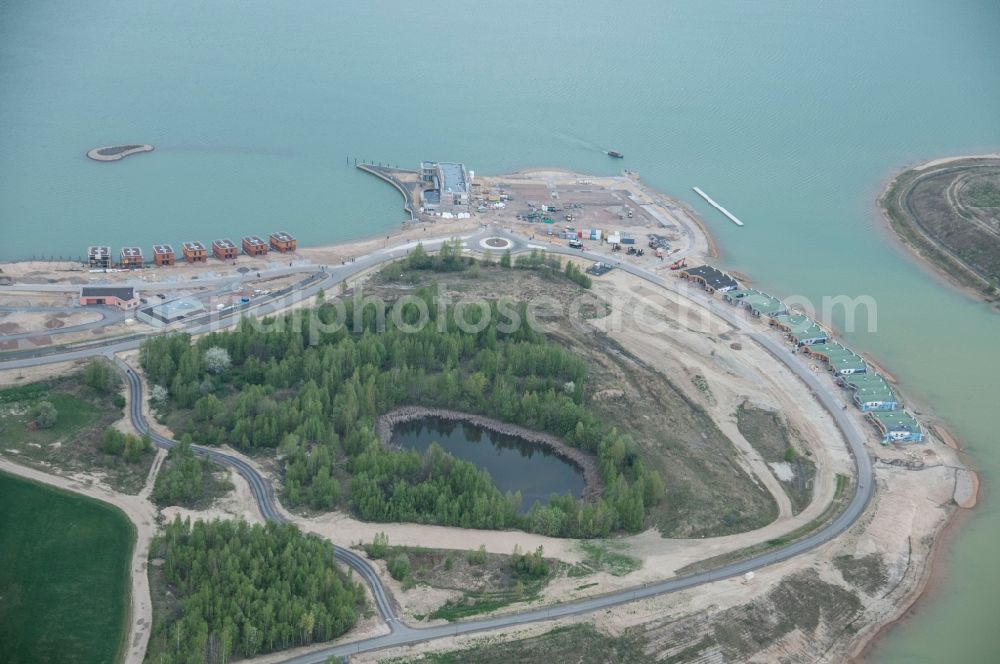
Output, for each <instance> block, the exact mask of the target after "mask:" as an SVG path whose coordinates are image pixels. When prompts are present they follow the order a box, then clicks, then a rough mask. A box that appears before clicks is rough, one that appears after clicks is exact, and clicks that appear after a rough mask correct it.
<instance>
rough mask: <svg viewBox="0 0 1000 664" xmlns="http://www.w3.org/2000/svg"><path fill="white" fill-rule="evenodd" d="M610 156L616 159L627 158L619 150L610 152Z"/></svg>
mask: <svg viewBox="0 0 1000 664" xmlns="http://www.w3.org/2000/svg"><path fill="white" fill-rule="evenodd" d="M608 156H609V157H614V158H615V159H624V158H625V155H623V154H622V153H621V152H619V151H618V150H608Z"/></svg>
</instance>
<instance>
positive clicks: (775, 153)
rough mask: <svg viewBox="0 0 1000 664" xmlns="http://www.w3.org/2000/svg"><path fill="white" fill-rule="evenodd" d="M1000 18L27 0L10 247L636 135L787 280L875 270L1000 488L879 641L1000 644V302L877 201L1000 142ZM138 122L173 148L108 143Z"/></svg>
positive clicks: (972, 657)
mask: <svg viewBox="0 0 1000 664" xmlns="http://www.w3.org/2000/svg"><path fill="white" fill-rule="evenodd" d="M998 35H1000V3H997V2H995V0H993V1H991V0H979V1H976V0H966V1H964V2H956V3H940V2H932V1H930V0H911V1H903V0H880V1H879V2H861V1H858V0H854V1H846V2H836V3H833V2H826V3H817V2H810V3H785V2H756V3H746V2H736V1H731V2H720V1H706V2H689V3H676V2H670V3H667V2H658V1H652V0H648V1H636V2H629V3H622V4H618V3H607V2H580V1H577V2H546V3H534V2H521V1H514V2H505V3H470V2H437V3H415V2H405V3H404V2H378V3H351V4H350V5H343V4H342V3H330V2H319V1H313V2H306V1H300V2H296V3H273V2H267V3H265V2H260V1H247V0H242V1H240V2H213V3H196V2H172V3H129V2H123V1H121V2H112V1H108V0H91V1H90V2H85V3H84V2H81V3H57V2H51V1H48V0H36V1H34V2H30V3H29V2H22V3H3V4H2V5H0V148H2V149H0V225H2V228H3V230H4V231H5V232H4V237H5V238H6V240H7V241H6V242H5V243H4V244H3V245H0V259H11V258H23V257H29V256H32V255H46V256H48V255H55V256H79V255H81V254H82V253H83V252H84V250H85V247H86V246H87V245H88V244H94V243H102V244H110V245H112V246H114V247H119V246H121V245H122V244H138V245H141V246H143V247H146V248H148V247H149V246H150V245H151V244H152V243H154V242H172V243H174V244H175V245H176V244H178V243H179V242H181V241H183V240H186V239H192V238H196V239H201V240H203V241H206V242H207V241H209V240H211V239H213V238H214V237H219V236H230V237H234V236H240V235H242V234H244V233H248V232H256V233H259V234H263V233H268V232H270V231H273V230H278V229H287V230H288V231H290V232H292V233H293V234H295V235H296V236H298V237H299V239H300V241H301V242H303V243H305V244H316V243H324V242H331V241H336V240H344V239H348V238H353V237H358V236H363V235H370V234H372V233H374V232H377V231H379V230H383V229H387V228H394V227H396V226H397V225H398V223H399V221H400V220H401V219H402V216H403V213H402V210H401V209H400V200H399V197H398V195H397V194H396V193H395V192H394V191H393V190H392V189H391V188H389V187H387V186H385V185H384V184H382V183H379V182H377V181H376V180H375V179H374V178H371V177H370V176H365V175H363V174H361V173H359V172H356V171H355V170H354V169H353V168H352V167H349V166H347V165H346V163H345V162H346V161H347V159H348V158H351V159H353V158H354V157H359V158H363V159H374V160H376V161H387V162H391V163H393V164H399V165H400V166H413V165H415V164H416V163H417V162H418V161H419V160H421V159H428V158H429V159H445V160H461V161H465V162H466V163H467V164H468V165H469V167H470V168H474V169H475V170H477V171H478V172H481V173H499V172H506V171H510V170H514V169H519V168H527V167H532V166H554V167H564V168H572V169H577V170H581V171H588V172H594V173H612V172H615V170H616V169H618V168H620V167H622V166H623V163H622V162H617V161H613V160H610V159H608V158H607V156H605V155H604V154H603V153H602V150H606V149H617V150H621V151H622V152H623V153H624V154H625V156H626V159H625V161H624V166H625V167H628V168H632V169H634V170H636V171H638V172H639V173H641V175H642V177H643V179H644V181H645V182H647V183H648V184H650V185H651V186H653V187H656V188H658V189H661V190H663V191H665V192H667V193H669V194H672V195H675V196H678V197H681V198H683V199H685V200H687V201H689V202H690V203H691V204H692V205H693V206H694V207H695V209H697V210H698V211H699V212H701V213H702V214H703V215H704V216H705V219H706V220H707V221H708V222H709V224H710V225H711V226H712V229H713V231H715V233H716V234H717V236H718V238H719V240H720V242H721V245H722V249H723V252H724V258H723V262H724V263H725V264H726V265H727V266H729V267H731V268H733V269H736V270H739V271H741V272H744V273H746V274H749V275H752V276H753V278H754V279H755V280H756V283H757V285H759V286H760V287H763V288H766V289H769V290H772V291H773V292H774V293H775V294H776V295H779V296H787V295H792V294H801V295H804V296H808V297H810V298H812V299H814V300H817V299H818V298H820V297H821V296H823V295H838V294H845V295H849V296H856V295H861V294H868V295H871V296H873V297H874V298H876V300H877V302H878V321H877V322H878V325H877V332H875V333H868V332H867V331H866V330H865V331H862V332H853V333H849V334H847V335H846V336H847V340H848V342H849V343H851V344H852V345H854V346H855V347H856V349H858V350H863V351H868V352H870V353H872V354H874V355H875V356H876V357H877V358H879V359H880V360H881V361H882V362H883V363H884V364H885V365H886V366H887V367H888V368H889V369H890V370H891V371H892V372H893V373H894V374H895V375H896V376H897V377H899V378H900V380H901V381H902V387H903V390H904V392H905V393H906V394H907V395H908V396H910V397H912V398H913V399H912V400H914V401H917V402H922V403H924V404H928V405H930V406H931V407H933V409H934V411H935V412H937V413H938V414H939V415H941V416H942V417H944V418H945V419H946V420H947V422H948V424H949V426H950V428H951V429H952V430H953V431H954V432H955V433H956V434H958V435H959V436H960V437H961V438H962V440H963V442H964V444H965V445H966V446H967V448H968V451H969V453H970V454H971V456H972V457H973V459H974V462H975V464H976V465H977V467H978V468H979V469H980V470H981V474H982V479H983V480H984V489H983V495H982V496H981V498H982V500H981V503H980V506H979V507H977V509H976V510H974V512H973V513H972V515H971V517H970V518H969V519H968V521H967V523H966V525H965V526H964V527H963V528H962V529H961V531H960V534H959V537H958V539H957V540H956V542H955V543H954V545H953V546H951V547H950V549H949V553H948V560H947V568H946V581H945V583H944V584H943V586H942V588H941V589H940V590H939V592H938V593H937V594H936V595H935V597H934V599H933V601H932V602H928V603H924V604H922V605H921V606H920V608H919V609H918V610H917V612H916V614H915V615H914V616H913V617H912V619H911V620H909V621H908V622H906V623H905V624H904V625H903V626H901V627H898V628H895V629H893V630H892V631H891V632H890V633H889V635H888V637H887V638H886V639H885V640H884V641H883V642H882V644H881V645H880V647H879V648H878V650H877V651H876V653H875V655H874V659H875V661H879V662H913V661H926V662H938V661H953V660H955V659H956V657H958V658H959V659H960V660H961V661H990V660H992V659H993V657H995V655H996V653H997V652H998V651H1000V630H998V629H997V627H998V623H1000V620H998V619H997V617H996V616H997V612H996V603H997V598H998V597H1000V578H998V576H997V575H996V574H995V573H993V572H990V571H989V570H990V569H991V568H990V566H991V565H992V560H993V558H994V552H995V551H996V550H997V549H998V548H1000V529H997V527H996V524H997V519H998V517H1000V510H998V507H997V504H996V501H995V500H994V497H993V484H994V482H995V480H996V479H997V477H998V473H1000V440H998V438H1000V436H998V434H997V433H996V432H997V431H998V430H1000V428H998V427H997V424H996V421H995V420H994V417H995V415H996V411H997V405H998V401H1000V399H998V395H1000V378H998V376H1000V352H998V350H997V346H996V343H995V340H996V339H997V338H998V336H1000V315H997V314H996V313H991V312H990V311H989V310H988V309H987V307H985V306H984V305H982V304H980V303H977V302H974V301H971V300H968V299H966V298H964V297H963V296H961V295H959V294H957V293H955V292H954V291H952V290H950V289H948V288H947V287H944V286H942V285H940V284H939V283H938V282H937V281H935V280H934V279H933V278H932V277H930V276H928V275H927V274H926V273H925V272H924V271H922V270H921V269H920V268H919V267H918V266H916V265H915V264H914V263H913V262H912V261H911V260H910V259H909V258H908V257H907V256H906V255H905V254H904V253H902V252H901V251H900V250H899V249H898V248H896V247H895V246H894V245H893V244H892V243H891V242H889V240H888V236H887V234H886V232H885V231H884V229H883V226H882V224H881V222H880V220H879V218H878V216H877V213H876V211H875V208H874V204H873V202H874V199H875V196H876V195H877V193H878V192H879V191H880V190H881V188H882V185H883V184H884V182H885V181H886V180H887V178H889V177H890V176H891V175H892V173H893V172H894V171H896V170H897V169H899V168H900V167H902V166H904V165H906V164H909V163H915V162H918V161H922V160H925V159H930V158H934V157H938V156H945V155H951V154H968V153H978V152H986V151H993V152H995V151H998V150H1000V76H998V72H1000V36H998ZM133 141H135V142H145V143H152V144H154V145H156V146H157V150H156V152H154V153H152V154H149V155H140V156H137V157H133V158H132V159H129V160H127V161H125V162H121V163H116V164H96V163H92V162H90V161H88V160H87V159H86V158H85V157H84V153H85V152H86V150H87V149H89V148H92V147H96V146H99V145H105V144H111V143H121V142H133ZM693 185H698V186H700V187H702V188H703V189H704V190H705V191H707V192H708V193H709V194H711V195H712V196H713V197H714V198H716V200H718V201H719V202H720V203H722V204H723V205H725V206H726V207H728V208H729V209H730V210H732V211H733V212H734V213H736V214H737V215H738V216H739V217H740V218H741V219H743V220H744V221H745V222H746V224H747V225H746V227H745V228H736V227H735V226H734V225H732V224H731V223H729V222H728V221H726V220H725V219H724V218H723V217H721V216H720V215H719V214H718V213H716V212H714V211H713V210H712V209H711V208H709V207H708V206H707V205H705V204H704V203H703V202H702V201H700V200H698V199H696V197H695V196H693V195H692V192H691V191H690V188H691V186H693ZM147 250H148V249H147ZM833 322H834V323H836V324H840V323H841V322H842V321H840V320H839V319H837V318H835V319H834V321H833Z"/></svg>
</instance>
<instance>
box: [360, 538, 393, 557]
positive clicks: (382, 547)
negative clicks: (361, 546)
mask: <svg viewBox="0 0 1000 664" xmlns="http://www.w3.org/2000/svg"><path fill="white" fill-rule="evenodd" d="M365 551H366V552H367V553H368V555H369V557H371V558H385V554H387V553H389V536H388V535H386V534H385V533H375V539H373V540H372V543H371V544H369V545H368V546H366V547H365Z"/></svg>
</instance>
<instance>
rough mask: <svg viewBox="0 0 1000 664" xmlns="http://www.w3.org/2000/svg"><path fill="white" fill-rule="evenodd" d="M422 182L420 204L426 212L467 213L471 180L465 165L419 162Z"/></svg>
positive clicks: (445, 162) (443, 162)
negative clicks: (422, 188)
mask: <svg viewBox="0 0 1000 664" xmlns="http://www.w3.org/2000/svg"><path fill="white" fill-rule="evenodd" d="M420 179H421V180H422V181H423V182H424V187H425V188H424V191H423V195H422V200H421V202H422V204H423V207H424V210H425V211H426V212H431V213H434V212H451V213H460V212H468V211H469V205H470V204H471V202H472V179H471V177H470V176H469V171H468V170H466V168H465V164H456V163H454V162H450V161H422V162H420Z"/></svg>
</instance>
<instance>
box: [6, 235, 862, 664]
mask: <svg viewBox="0 0 1000 664" xmlns="http://www.w3.org/2000/svg"><path fill="white" fill-rule="evenodd" d="M490 235H498V236H503V237H508V238H509V239H511V240H512V241H513V242H515V243H516V245H517V248H521V247H523V246H524V243H525V241H524V239H523V238H521V237H517V236H513V235H510V234H507V233H505V232H492V233H490V232H487V231H479V232H477V233H474V234H472V235H470V236H465V237H463V238H462V239H463V240H464V241H465V244H466V246H468V247H469V248H470V249H472V248H475V249H478V242H479V240H481V239H484V238H485V237H488V236H490ZM441 241H442V240H441V239H437V240H428V241H426V243H425V244H426V246H427V247H428V248H429V249H433V248H435V247H436V246H439V245H440V242H441ZM546 249H547V250H548V251H550V252H553V253H560V254H566V255H576V256H581V255H582V256H584V257H585V258H589V259H591V260H594V261H603V262H609V258H608V257H607V256H605V255H602V254H597V253H593V252H580V251H575V250H572V249H569V248H568V247H562V246H556V245H552V246H548V247H546ZM405 253H406V249H405V248H394V249H387V250H383V251H381V252H376V253H373V254H370V255H368V256H365V257H362V258H359V259H357V260H356V262H354V263H350V264H348V265H346V266H341V267H338V268H330V269H329V273H330V275H331V277H332V278H335V279H344V278H349V277H350V276H352V275H354V274H357V273H358V272H360V271H361V270H364V269H367V268H368V267H373V266H375V265H378V264H380V263H383V262H386V261H388V260H392V259H393V258H398V257H400V256H402V255H404V254H405ZM620 268H621V269H623V270H625V271H627V272H629V273H631V274H634V275H636V276H638V277H640V278H642V279H645V280H647V281H649V282H651V283H654V284H656V285H659V286H662V287H664V288H667V289H668V290H671V291H673V292H675V293H677V294H678V295H680V296H682V297H686V298H688V299H690V300H692V301H694V302H696V303H697V304H699V305H701V306H703V307H706V308H707V309H709V310H710V311H712V312H713V313H716V314H718V315H719V316H721V317H722V318H723V319H724V320H726V321H727V322H729V323H730V324H731V325H733V326H735V327H736V328H738V329H740V330H743V331H745V332H746V333H747V335H748V336H749V337H750V338H752V339H753V340H754V341H755V342H757V343H759V344H761V346H762V347H764V348H765V349H767V350H768V351H769V352H770V353H771V354H772V355H773V356H774V357H775V358H776V359H777V360H779V361H781V362H782V363H784V364H785V365H786V366H788V367H789V369H791V370H792V371H793V372H794V373H795V374H796V375H797V376H799V377H800V378H801V379H802V381H803V382H804V383H805V385H806V386H807V387H808V388H809V390H811V391H812V393H813V394H814V395H815V396H816V397H817V399H819V401H820V403H822V404H823V406H824V407H825V408H826V409H827V410H828V411H829V412H830V414H831V416H832V417H833V418H834V421H835V422H836V423H837V426H838V427H840V429H841V431H842V432H843V434H844V436H845V438H846V440H847V442H848V445H849V448H850V450H851V453H852V455H853V457H854V462H855V466H856V471H857V474H856V476H857V477H858V478H859V482H858V484H857V486H856V487H855V489H856V490H855V492H854V494H853V495H852V496H851V499H850V501H849V503H848V505H847V507H846V509H844V510H843V511H842V512H841V513H840V514H839V515H838V516H837V517H836V518H835V519H834V520H833V521H831V522H830V523H828V524H827V525H825V526H824V527H822V528H821V529H820V530H818V531H816V532H814V533H812V534H810V535H808V536H806V537H805V538H803V539H801V540H799V541H797V542H793V543H791V544H788V545H786V546H783V547H780V548H776V549H773V550H771V551H768V552H767V553H764V554H761V555H758V556H755V557H753V558H751V559H748V560H745V561H742V562H737V563H730V564H727V565H723V566H721V567H718V568H716V569H714V570H709V571H706V572H701V573H698V574H692V575H690V576H687V577H684V578H677V579H671V580H669V581H663V582H660V583H656V584H652V585H648V586H644V587H642V588H635V589H632V590H624V591H620V592H616V593H611V594H608V595H603V596H600V597H593V598H589V599H585V600H579V601H576V602H570V603H566V604H559V605H556V606H552V607H547V608H541V609H533V610H530V611H524V612H521V613H516V614H511V615H506V616H498V617H495V618H485V619H482V620H474V621H468V622H462V623H457V624H452V625H442V626H438V627H425V628H419V629H418V628H413V627H410V626H408V625H406V624H405V623H402V622H401V621H399V619H398V618H397V617H396V614H395V612H394V608H393V605H392V602H391V599H390V597H389V596H388V594H387V592H386V590H385V588H384V587H383V586H382V584H381V582H380V581H379V579H378V578H377V576H376V575H375V573H374V572H373V571H372V569H371V567H370V566H369V565H368V563H367V562H366V561H365V560H364V559H363V558H361V557H359V556H357V555H356V554H354V553H352V552H350V551H347V550H345V549H342V548H340V547H335V552H336V556H337V557H338V559H340V560H342V561H344V562H345V563H346V564H348V565H350V566H351V567H352V569H355V570H356V571H357V572H358V573H359V574H360V575H361V577H362V578H363V579H364V580H365V581H366V582H367V583H368V585H369V587H370V588H371V589H372V592H373V593H374V596H375V600H376V603H377V605H378V609H379V612H380V613H381V614H382V616H383V618H384V619H385V620H386V622H387V624H388V625H389V628H390V630H391V632H390V633H389V634H387V635H384V636H380V637H375V638H370V639H364V640H361V641H356V642H353V643H344V644H340V645H335V646H332V647H329V648H324V649H322V650H318V651H315V652H313V653H310V654H308V655H303V656H299V657H293V658H289V659H288V660H286V661H287V662H289V663H291V664H320V663H322V662H325V661H326V659H327V658H329V657H330V656H346V655H350V654H352V653H357V652H363V651H369V650H377V649H380V648H386V647H392V646H399V645H405V644H409V643H417V642H420V641H427V640H432V639H436V638H440V637H444V636H453V635H456V634H469V633H474V632H482V631H487V630H492V629H497V628H500V627H508V626H512V625H521V624H526V623H533V622H538V621H543V620H552V619H556V618H561V617H565V616H571V615H577V614H582V613H591V612H594V611H598V610H601V609H606V608H609V607H613V606H618V605H621V604H626V603H628V602H632V601H635V600H638V599H643V598H647V597H653V596H656V595H660V594H663V593H670V592H675V591H678V590H683V589H686V588H692V587H695V586H699V585H702V584H705V583H711V582H714V581H719V580H722V579H727V578H731V577H735V576H739V575H742V574H744V573H746V572H748V571H751V570H755V569H758V568H760V567H763V566H766V565H771V564H774V563H777V562H781V561H784V560H788V559H790V558H794V557H795V556H798V555H801V554H802V553H805V552H807V551H810V550H812V549H814V548H816V547H818V546H820V545H822V544H825V543H826V542H829V541H830V540H832V539H834V538H836V537H838V536H839V535H840V534H842V533H843V532H844V531H845V530H847V528H849V527H850V526H851V524H853V523H854V522H855V520H857V518H858V517H859V516H860V515H861V514H862V512H864V509H865V507H866V506H867V505H868V502H869V501H870V500H871V497H872V495H873V489H874V481H873V475H872V462H871V457H870V456H869V454H868V452H867V449H866V448H865V436H864V434H863V433H862V432H861V431H860V429H859V428H858V423H857V421H856V420H855V419H854V418H853V417H852V416H851V414H849V413H848V412H846V411H845V410H843V407H842V402H841V400H840V398H839V394H838V390H837V388H836V387H835V386H834V385H833V383H832V381H830V380H828V377H826V376H823V377H822V378H821V377H817V376H816V375H814V374H813V373H812V371H811V370H809V368H808V367H807V366H806V365H805V364H803V363H802V362H801V361H800V359H799V358H798V357H796V356H795V354H794V353H793V352H792V351H791V349H790V348H789V347H788V346H786V345H785V344H784V343H782V342H781V341H779V340H777V339H776V338H775V337H774V336H772V335H769V334H766V333H763V332H759V331H758V330H757V328H756V327H755V326H753V325H752V324H750V323H749V322H748V321H746V320H745V319H743V318H741V317H740V316H739V315H738V313H737V310H736V309H735V308H734V307H730V306H729V305H726V304H724V303H721V302H720V301H718V300H717V299H714V298H712V297H710V296H709V295H708V294H707V293H704V292H701V291H696V290H694V289H686V288H682V287H681V286H680V285H679V284H677V283H676V281H674V280H668V279H665V278H663V277H662V276H660V275H658V274H655V273H654V272H651V271H649V270H646V269H643V268H641V267H639V266H636V265H632V264H628V263H622V264H621V266H620ZM324 285H325V286H326V287H328V286H329V284H327V282H326V279H323V280H322V281H321V282H320V283H319V286H321V287H322V286H324ZM196 330H197V328H195V329H193V330H191V331H192V332H196ZM131 347H135V346H131ZM118 350H120V349H118V348H116V347H115V346H114V345H113V344H112V345H109V346H107V347H105V348H103V349H102V350H101V351H96V350H90V351H89V355H94V354H96V353H97V352H101V353H102V354H107V355H112V354H113V353H115V352H117V351H118ZM80 352H83V351H80ZM63 359H72V358H66V357H62V356H60V355H54V356H46V357H39V358H28V359H25V360H20V361H15V362H21V361H23V362H28V363H31V364H44V363H48V362H56V361H61V360H63ZM117 361H118V362H119V363H120V365H124V363H122V362H121V361H120V360H117ZM14 366H19V365H18V364H16V363H11V362H4V363H2V364H0V368H10V367H14ZM122 369H123V370H124V371H125V372H126V375H127V377H128V380H129V385H130V389H131V393H132V399H131V403H132V409H131V417H132V420H133V423H134V424H135V426H136V428H137V429H139V430H140V431H146V430H148V426H147V424H146V422H145V419H144V418H143V416H142V412H141V403H142V393H141V390H142V386H141V383H140V381H139V379H138V377H137V376H136V375H135V374H134V372H133V371H132V370H131V369H130V368H129V367H127V365H125V366H122ZM151 436H152V437H153V441H154V442H155V443H156V444H157V445H159V446H161V447H168V448H169V447H170V446H172V445H173V444H174V441H172V440H170V439H168V438H164V437H163V436H160V435H159V434H156V433H152V432H151ZM197 452H198V453H199V454H202V455H205V456H207V457H209V458H210V459H211V460H212V461H214V462H215V463H218V464H220V465H224V466H229V467H232V468H233V469H234V470H235V471H236V472H238V473H240V475H242V476H243V477H244V478H246V479H247V481H248V482H249V484H250V487H251V490H252V492H253V494H254V498H255V499H256V500H257V503H258V505H259V507H260V511H261V513H262V514H263V515H264V516H265V517H266V518H268V519H271V520H274V521H278V522H284V521H286V519H285V517H284V516H283V515H282V514H281V512H280V511H279V510H278V509H277V508H276V506H275V503H274V496H273V489H272V487H271V486H270V484H269V483H268V482H267V481H266V480H265V479H263V478H262V477H261V476H260V475H259V474H258V473H257V472H256V471H255V470H254V469H253V467H251V466H250V465H249V464H247V463H246V462H244V461H242V460H241V459H239V458H237V457H233V456H230V455H227V454H224V453H222V452H219V451H217V450H212V449H207V448H200V447H199V448H197Z"/></svg>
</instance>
